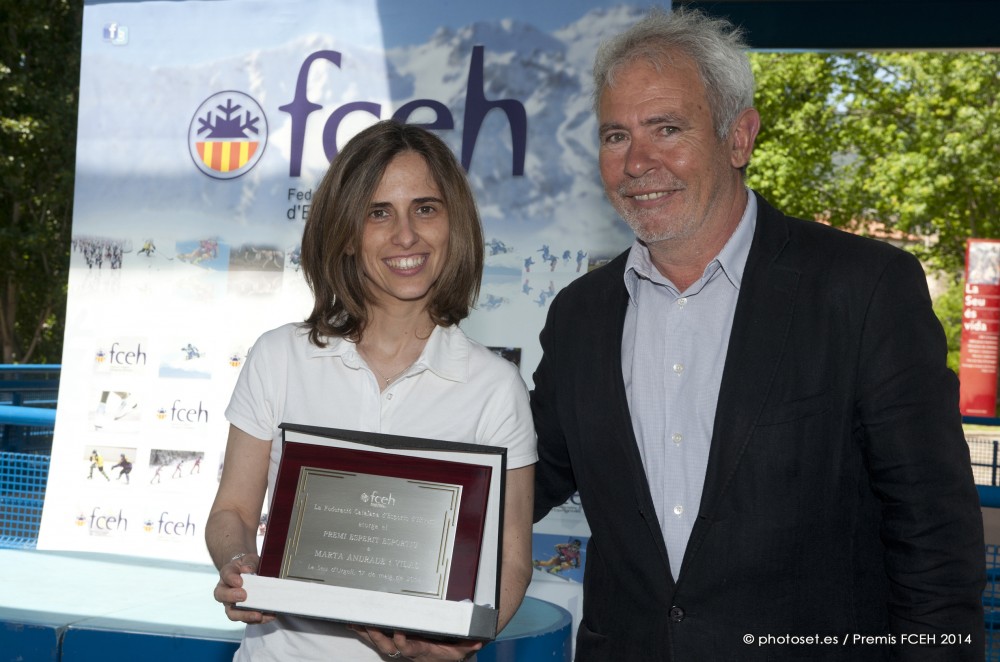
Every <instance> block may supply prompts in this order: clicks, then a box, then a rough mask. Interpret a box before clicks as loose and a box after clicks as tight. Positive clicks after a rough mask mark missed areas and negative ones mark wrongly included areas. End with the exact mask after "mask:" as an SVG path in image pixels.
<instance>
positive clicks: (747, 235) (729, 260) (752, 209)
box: [625, 189, 757, 304]
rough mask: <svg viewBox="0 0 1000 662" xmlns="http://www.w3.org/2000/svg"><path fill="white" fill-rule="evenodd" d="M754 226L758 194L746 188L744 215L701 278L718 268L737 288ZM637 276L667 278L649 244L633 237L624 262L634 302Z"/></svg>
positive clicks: (662, 280) (755, 225) (627, 284)
mask: <svg viewBox="0 0 1000 662" xmlns="http://www.w3.org/2000/svg"><path fill="white" fill-rule="evenodd" d="M756 228H757V196H755V195H754V193H753V191H751V190H750V189H747V205H746V208H744V210H743V216H742V217H740V222H739V224H738V225H737V226H736V229H735V230H734V231H733V234H732V235H730V237H729V240H728V241H726V245H725V246H723V247H722V250H721V251H719V254H718V255H716V256H715V258H714V259H713V260H712V261H711V262H709V263H708V265H707V266H706V267H705V272H704V274H703V276H702V278H705V277H707V276H708V275H710V274H711V273H712V272H713V271H715V270H716V269H718V268H721V269H722V272H723V273H724V274H726V278H728V279H729V282H731V283H732V284H733V287H735V288H736V289H737V290H739V289H740V285H741V284H742V282H743V270H744V268H745V267H746V264H747V258H748V257H749V255H750V244H751V243H752V242H753V235H754V231H755V230H756ZM639 278H645V279H647V280H651V281H653V282H657V283H662V284H667V283H668V282H669V281H667V280H666V279H665V278H664V277H663V276H662V275H661V274H660V272H659V271H657V269H656V267H654V266H653V262H652V260H651V259H650V257H649V248H648V247H647V246H646V245H645V244H643V243H642V242H641V241H639V240H638V239H636V240H635V241H634V242H632V248H631V250H630V251H629V256H628V259H627V260H626V262H625V288H626V289H627V290H628V293H629V298H630V299H632V303H633V304H635V303H636V301H635V287H636V283H637V281H638V280H639ZM671 287H672V285H671Z"/></svg>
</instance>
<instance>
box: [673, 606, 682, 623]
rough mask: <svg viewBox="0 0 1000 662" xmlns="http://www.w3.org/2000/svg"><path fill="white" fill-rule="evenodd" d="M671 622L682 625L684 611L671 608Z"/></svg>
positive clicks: (678, 608)
mask: <svg viewBox="0 0 1000 662" xmlns="http://www.w3.org/2000/svg"><path fill="white" fill-rule="evenodd" d="M670 620H672V621H673V622H674V623H680V622H681V621H683V620H684V610H683V609H681V608H680V607H671V608H670Z"/></svg>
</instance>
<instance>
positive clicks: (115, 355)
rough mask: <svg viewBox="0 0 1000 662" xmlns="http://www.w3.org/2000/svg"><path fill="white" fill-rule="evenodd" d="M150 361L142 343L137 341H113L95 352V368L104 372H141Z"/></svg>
mask: <svg viewBox="0 0 1000 662" xmlns="http://www.w3.org/2000/svg"><path fill="white" fill-rule="evenodd" d="M148 361H149V357H148V356H147V355H146V350H145V349H144V348H143V346H142V341H141V340H137V339H126V340H113V341H111V342H110V343H106V344H104V345H102V346H100V347H98V348H97V350H96V351H95V352H94V366H95V367H96V368H97V369H98V370H99V371H102V372H103V371H111V370H127V371H131V370H141V369H143V368H145V367H146V364H147V363H148Z"/></svg>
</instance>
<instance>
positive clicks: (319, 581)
mask: <svg viewBox="0 0 1000 662" xmlns="http://www.w3.org/2000/svg"><path fill="white" fill-rule="evenodd" d="M282 429H283V434H284V442H283V450H282V456H281V462H280V464H279V467H278V477H277V480H276V483H275V487H274V494H273V495H272V496H271V508H270V510H269V512H268V527H267V532H266V534H265V536H264V543H263V548H262V551H261V558H260V567H259V568H258V572H257V575H244V588H245V589H246V591H247V600H246V601H245V602H242V603H240V604H239V605H238V606H239V607H243V608H247V609H254V610H260V611H272V612H287V613H293V614H299V615H303V616H311V617H316V618H325V619H329V620H335V621H345V622H350V623H357V624H363V625H374V626H379V627H388V628H394V629H401V630H407V631H415V632H422V633H427V634H431V635H440V636H448V637H459V638H478V639H492V638H493V637H495V634H496V632H495V630H496V606H497V605H498V604H499V563H500V540H501V526H500V523H501V521H502V503H503V474H504V468H505V464H506V454H505V449H502V448H493V447H487V446H478V445H475V444H464V443H455V442H442V441H434V440H428V439H418V438H412V437H399V436H393V435H380V434H373V433H361V432H355V431H346V430H333V429H327V428H314V427H305V426H299V425H293V424H283V425H282Z"/></svg>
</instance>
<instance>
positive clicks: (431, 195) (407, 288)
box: [361, 152, 449, 308]
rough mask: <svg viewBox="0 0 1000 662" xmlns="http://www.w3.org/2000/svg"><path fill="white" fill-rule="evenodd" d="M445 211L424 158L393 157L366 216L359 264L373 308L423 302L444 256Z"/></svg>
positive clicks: (439, 273)
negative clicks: (368, 289) (362, 270)
mask: <svg viewBox="0 0 1000 662" xmlns="http://www.w3.org/2000/svg"><path fill="white" fill-rule="evenodd" d="M448 236H449V235H448V209H447V207H446V206H445V202H444V196H443V195H442V194H441V191H440V189H439V188H438V186H437V183H436V182H435V181H434V178H433V177H432V176H431V172H430V169H429V168H428V167H427V162H426V161H425V160H424V157H423V156H421V155H420V154H417V153H416V152H403V153H401V154H399V155H397V156H396V157H395V158H394V159H393V160H392V161H390V162H389V166H388V167H387V168H386V169H385V173H384V174H383V175H382V181H381V182H380V183H379V185H378V189H377V190H376V191H375V195H374V197H373V198H372V202H371V204H370V205H369V206H368V214H367V216H366V218H365V225H364V236H363V237H362V241H361V264H362V268H363V269H364V273H365V277H366V278H367V279H368V284H369V287H370V291H371V293H372V296H373V298H374V301H373V303H374V306H375V307H376V308H378V307H383V308H384V307H386V306H398V305H410V304H414V303H419V304H420V306H421V307H423V306H424V305H425V304H426V298H427V294H428V292H430V290H431V288H432V287H433V286H434V283H435V282H437V279H438V277H439V276H440V275H441V271H442V270H443V269H444V262H445V260H446V259H447V258H448Z"/></svg>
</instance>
